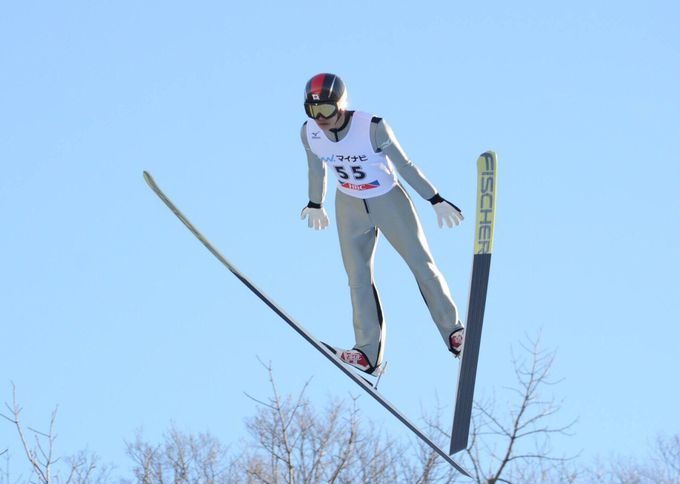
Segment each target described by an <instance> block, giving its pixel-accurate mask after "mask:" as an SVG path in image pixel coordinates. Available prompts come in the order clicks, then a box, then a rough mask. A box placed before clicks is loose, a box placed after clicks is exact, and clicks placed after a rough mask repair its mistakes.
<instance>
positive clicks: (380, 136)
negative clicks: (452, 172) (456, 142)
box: [371, 119, 437, 200]
mask: <svg viewBox="0 0 680 484" xmlns="http://www.w3.org/2000/svg"><path fill="white" fill-rule="evenodd" d="M371 126H372V127H374V128H373V143H374V148H376V150H378V151H382V152H383V153H385V155H387V157H388V158H389V159H390V161H392V163H393V164H394V166H395V168H396V169H397V171H398V172H399V174H400V175H401V177H402V178H403V179H404V180H406V182H407V183H408V184H409V185H410V186H411V187H413V189H414V190H415V191H416V192H418V195H420V196H421V197H423V198H424V199H426V200H429V199H431V198H432V197H433V196H435V195H436V194H437V189H436V188H435V187H434V185H432V183H430V181H429V180H428V179H427V178H426V177H425V175H424V174H423V172H421V171H420V169H419V168H418V167H417V166H416V165H415V164H414V163H413V162H412V161H411V160H409V159H408V157H407V156H406V153H404V150H403V149H402V148H401V145H400V144H399V141H397V138H396V136H395V135H394V132H393V131H392V128H390V126H389V124H387V122H386V121H385V120H384V119H381V120H380V121H379V122H378V123H371Z"/></svg>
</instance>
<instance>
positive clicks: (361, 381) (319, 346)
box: [144, 171, 470, 477]
mask: <svg viewBox="0 0 680 484" xmlns="http://www.w3.org/2000/svg"><path fill="white" fill-rule="evenodd" d="M144 180H146V183H147V184H148V185H149V187H150V188H151V189H152V190H153V191H154V193H155V194H156V195H158V197H159V198H160V199H161V200H162V201H163V203H165V205H166V206H167V207H168V208H169V209H170V210H171V211H172V212H173V213H174V214H175V215H176V216H177V218H178V219H180V221H181V222H182V223H183V224H184V225H185V226H186V227H187V228H188V229H189V231H190V232H191V233H192V234H194V236H195V237H196V238H197V239H198V240H199V241H200V242H201V243H202V244H203V245H204V246H205V247H206V249H208V250H209V251H210V252H211V253H212V254H213V255H214V256H215V257H216V258H217V260H219V261H220V262H221V263H222V264H223V265H224V266H225V267H226V268H227V269H228V270H229V271H230V272H231V273H232V274H233V275H234V276H236V278H237V279H238V280H239V281H241V282H242V283H243V284H244V285H245V286H246V287H247V288H248V289H250V290H251V291H252V292H253V293H254V294H255V295H256V296H257V297H258V298H260V299H261V300H262V302H264V303H265V304H266V305H267V306H268V307H269V308H270V309H271V310H272V311H274V312H275V313H276V314H277V315H278V316H279V317H280V318H281V319H283V320H284V321H285V322H286V323H288V325H289V326H290V327H291V328H293V329H294V330H295V331H296V332H297V333H298V334H299V335H300V336H302V337H303V338H304V339H305V340H306V341H307V342H308V343H309V344H311V345H312V346H313V347H314V348H316V350H317V351H319V352H320V353H321V354H322V355H324V356H325V357H326V358H327V359H328V360H329V361H330V362H331V363H333V364H334V365H335V366H336V367H337V368H338V369H339V370H340V371H342V372H343V373H344V374H345V375H347V376H348V377H349V378H350V379H351V380H353V381H354V382H355V383H356V384H357V385H359V386H360V387H361V388H362V389H363V390H364V391H365V392H366V393H368V394H369V395H370V396H371V397H373V398H374V399H375V400H376V401H377V402H378V403H379V404H380V405H382V406H383V407H384V408H385V409H386V410H387V411H388V412H389V413H391V414H392V415H394V416H395V417H396V418H397V419H398V420H399V421H400V422H401V423H402V424H403V425H404V426H406V427H407V428H408V429H409V430H411V432H413V433H414V434H415V435H416V436H417V437H418V438H420V439H421V440H422V441H423V442H424V443H425V444H427V445H428V446H429V447H430V448H431V449H432V450H433V451H435V452H436V453H437V454H439V456H441V457H442V458H443V459H444V460H445V461H446V462H448V463H449V464H451V465H452V466H453V467H454V468H455V469H456V470H457V471H458V472H460V473H462V474H464V475H465V476H468V477H470V474H469V473H468V472H467V471H466V470H465V469H464V468H463V467H461V466H460V465H459V464H458V463H457V462H456V461H455V460H453V458H451V456H449V455H448V454H447V453H446V452H445V451H444V450H443V449H442V448H441V447H439V446H438V445H437V444H436V443H434V442H433V441H432V440H431V439H430V438H429V437H428V436H427V435H425V434H424V433H423V432H422V431H421V430H420V429H419V428H418V427H416V426H415V424H413V423H412V422H411V421H410V420H409V419H408V418H407V417H406V416H405V415H403V414H402V413H401V412H400V411H399V410H397V408H396V407H395V406H394V405H392V404H391V403H390V402H389V401H388V400H387V399H385V397H383V396H382V395H381V394H380V393H378V392H377V391H376V389H375V388H374V387H373V385H372V384H371V383H370V382H369V381H368V380H367V379H365V378H363V377H362V376H360V375H358V374H357V373H355V372H354V371H353V370H350V369H349V368H347V367H346V366H345V364H344V363H343V362H342V361H341V360H340V359H339V358H338V357H337V356H335V354H333V353H332V352H331V351H330V350H328V348H326V347H325V346H324V344H323V343H322V342H321V341H319V340H318V339H316V338H315V337H314V336H312V334H311V333H309V332H308V331H307V330H306V329H305V328H304V327H303V326H302V325H300V324H299V323H298V322H296V321H295V320H294V319H293V318H292V317H290V316H289V315H288V314H286V312H285V311H284V310H283V309H282V308H281V307H279V306H278V305H277V304H276V303H275V302H273V301H272V300H271V299H270V298H269V296H267V295H266V294H265V293H264V292H262V291H261V290H260V289H258V288H257V286H255V284H253V283H252V282H251V281H250V279H248V278H247V277H246V276H245V275H244V274H242V273H241V272H240V271H239V270H238V269H237V268H236V267H235V266H234V265H233V264H232V263H231V262H229V261H228V260H227V259H226V258H225V257H224V256H223V255H222V254H220V252H219V251H218V250H217V249H216V248H215V247H213V245H212V244H211V243H210V242H209V241H208V239H206V238H205V237H204V236H203V234H201V233H200V232H199V231H198V230H197V229H196V228H195V227H194V226H193V225H192V223H191V222H190V221H189V219H187V218H186V217H185V216H184V214H182V212H180V211H179V209H178V208H177V207H176V206H175V204H174V203H172V201H171V200H170V199H169V198H168V197H167V196H166V195H165V193H163V191H162V190H161V189H160V188H159V187H158V185H157V184H156V182H155V181H154V179H153V177H152V176H151V175H150V174H149V173H148V172H146V171H145V172H144Z"/></svg>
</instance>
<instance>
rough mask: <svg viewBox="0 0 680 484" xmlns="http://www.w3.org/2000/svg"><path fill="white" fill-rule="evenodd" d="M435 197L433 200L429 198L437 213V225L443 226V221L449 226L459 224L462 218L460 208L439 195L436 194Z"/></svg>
mask: <svg viewBox="0 0 680 484" xmlns="http://www.w3.org/2000/svg"><path fill="white" fill-rule="evenodd" d="M435 197H436V198H435ZM435 197H433V199H434V200H433V199H430V201H431V202H432V207H434V211H435V212H436V214H437V223H438V224H439V227H440V228H441V227H443V226H444V223H446V225H448V227H449V228H452V227H454V226H455V227H457V226H459V225H460V223H461V222H462V221H463V218H464V217H463V214H462V213H461V211H460V209H459V208H458V207H456V206H455V205H454V204H453V203H451V202H449V201H448V200H445V199H443V198H442V197H441V196H439V195H436V196H435Z"/></svg>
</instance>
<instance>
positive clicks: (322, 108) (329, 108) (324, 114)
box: [305, 103, 338, 119]
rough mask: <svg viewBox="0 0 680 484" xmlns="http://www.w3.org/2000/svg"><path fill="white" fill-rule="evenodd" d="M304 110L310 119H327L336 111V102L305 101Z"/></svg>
mask: <svg viewBox="0 0 680 484" xmlns="http://www.w3.org/2000/svg"><path fill="white" fill-rule="evenodd" d="M305 112H306V113H307V116H309V117H310V118H312V119H319V118H324V119H328V118H332V117H333V116H335V115H336V114H337V113H338V105H337V104H336V103H319V104H313V103H305Z"/></svg>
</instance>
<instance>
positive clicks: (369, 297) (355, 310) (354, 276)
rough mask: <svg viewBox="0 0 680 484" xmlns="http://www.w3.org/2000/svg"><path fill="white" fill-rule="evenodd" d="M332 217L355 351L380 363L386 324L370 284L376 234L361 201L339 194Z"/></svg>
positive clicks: (372, 283)
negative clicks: (349, 300)
mask: <svg viewBox="0 0 680 484" xmlns="http://www.w3.org/2000/svg"><path fill="white" fill-rule="evenodd" d="M335 212H336V213H335V215H336V223H337V228H338V237H339V239H340V250H341V252H342V261H343V263H344V265H345V270H346V271H347V277H348V280H349V288H350V293H351V297H352V319H353V323H354V336H355V338H356V345H355V346H354V348H355V349H358V350H360V351H362V352H363V353H364V354H365V355H366V357H367V358H368V360H369V363H370V364H371V365H373V366H378V365H380V363H381V362H382V353H383V345H384V341H385V323H384V321H383V314H382V307H381V305H380V298H379V296H378V290H377V289H376V287H375V284H374V282H373V255H374V254H375V247H376V243H377V240H378V231H377V229H376V228H375V226H374V225H373V223H372V222H371V221H370V218H369V217H368V213H367V212H366V206H365V204H364V201H363V200H361V199H358V198H354V197H350V196H349V195H345V194H344V193H342V192H340V191H338V192H337V194H336V197H335Z"/></svg>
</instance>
